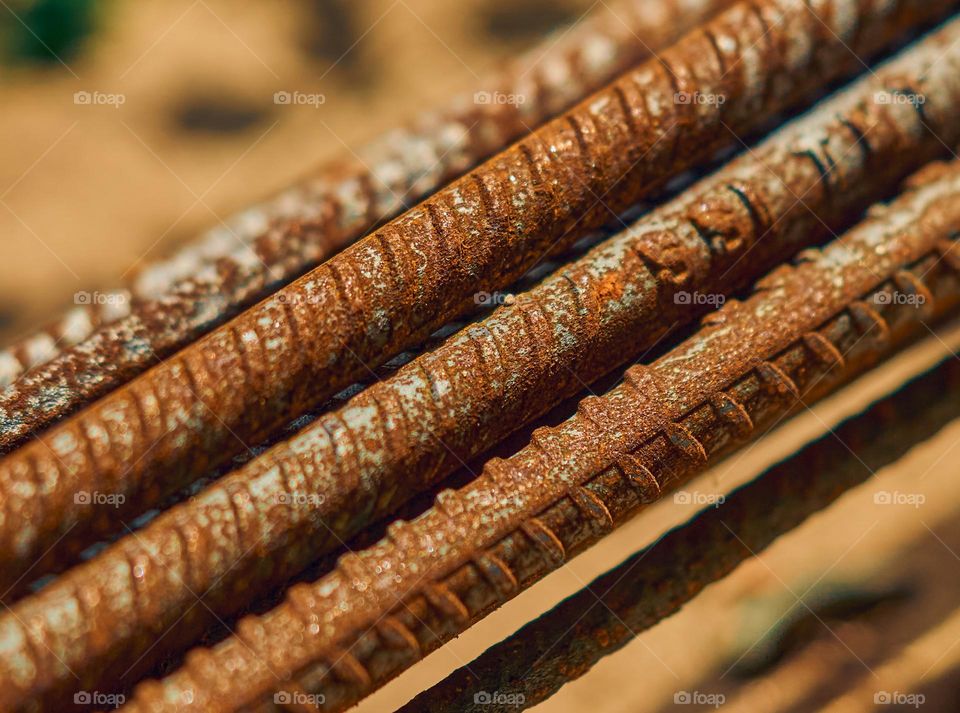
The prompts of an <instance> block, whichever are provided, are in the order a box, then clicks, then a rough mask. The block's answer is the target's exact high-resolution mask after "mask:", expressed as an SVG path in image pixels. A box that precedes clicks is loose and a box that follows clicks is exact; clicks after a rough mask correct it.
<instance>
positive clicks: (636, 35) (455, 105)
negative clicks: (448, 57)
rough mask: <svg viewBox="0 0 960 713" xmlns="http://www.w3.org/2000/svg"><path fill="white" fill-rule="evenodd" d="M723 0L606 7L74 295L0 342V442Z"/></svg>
mask: <svg viewBox="0 0 960 713" xmlns="http://www.w3.org/2000/svg"><path fill="white" fill-rule="evenodd" d="M731 4H733V0H623V1H622V2H619V3H614V4H611V7H610V9H609V10H608V11H607V12H602V13H601V12H598V13H594V14H593V15H592V16H589V17H588V18H586V19H585V20H584V21H582V22H581V23H579V24H578V25H577V26H575V27H573V28H571V29H570V30H569V32H567V33H565V34H563V35H562V36H561V37H559V38H557V37H549V38H547V39H546V40H545V41H544V42H543V44H541V45H539V46H537V47H535V48H533V49H532V50H531V51H529V52H527V53H525V54H524V56H522V57H520V58H518V59H517V60H515V61H513V62H511V63H510V64H509V65H508V67H507V68H506V69H505V71H503V73H502V74H500V75H499V76H498V77H496V78H494V79H492V80H491V81H488V82H485V83H484V84H483V85H482V86H481V87H479V88H478V89H480V91H478V92H477V93H476V94H471V95H469V96H460V97H457V98H455V99H454V100H453V101H451V103H450V105H449V106H448V107H445V108H443V109H441V110H439V111H433V112H430V113H428V114H424V115H423V116H421V117H420V118H419V119H417V120H416V121H415V122H414V123H412V124H411V125H409V126H408V127H405V128H401V129H397V130H394V131H391V132H388V133H386V134H384V135H383V136H382V137H380V138H379V139H377V140H375V141H373V142H372V143H371V144H369V145H367V146H361V147H359V148H358V149H357V152H356V156H349V157H346V158H345V159H341V160H338V161H336V162H334V163H333V164H328V165H324V166H322V167H321V168H320V169H319V170H318V171H317V172H316V173H315V174H314V175H313V176H312V177H311V178H310V179H309V180H308V181H306V182H304V183H302V184H299V185H297V186H295V187H293V188H291V189H288V190H287V191H285V192H283V193H282V194H280V195H279V196H277V197H276V198H274V199H272V200H271V201H269V202H266V203H264V204H262V205H256V206H253V207H251V208H249V209H247V210H245V211H243V212H242V213H240V214H238V215H236V216H234V217H233V218H231V219H229V220H228V221H227V222H226V223H224V224H223V225H220V226H217V227H216V228H214V229H213V230H211V231H209V232H207V233H205V234H204V235H202V236H201V237H200V238H199V239H198V240H197V241H195V242H193V243H190V244H189V245H187V246H186V247H184V248H183V249H181V250H180V251H178V252H177V253H176V254H175V255H174V256H173V257H171V258H168V259H166V260H161V261H157V262H154V263H152V264H150V265H148V266H147V267H146V268H145V269H143V270H142V271H141V272H140V274H139V276H138V277H137V279H136V280H135V281H134V282H133V284H132V285H131V286H130V290H129V291H122V292H120V291H118V292H117V293H115V295H107V296H104V297H105V299H103V300H102V302H103V303H104V304H89V305H79V306H77V307H76V308H74V309H73V310H71V311H70V312H69V313H68V314H66V315H65V316H64V317H63V318H62V319H61V320H59V321H58V322H57V323H55V324H53V325H51V326H50V327H49V328H47V329H45V330H43V331H41V332H39V333H37V334H33V335H30V336H29V337H28V338H26V339H24V340H22V341H21V342H20V343H18V344H16V345H14V346H13V347H11V348H10V349H8V350H6V351H4V352H0V388H2V387H5V386H8V385H10V384H13V383H14V381H15V380H17V383H16V386H15V387H14V388H13V389H12V390H10V391H8V392H7V393H6V394H4V395H3V397H2V398H0V408H8V409H18V410H20V409H23V410H25V415H24V416H23V417H22V419H23V420H22V423H21V424H20V425H19V426H18V427H17V429H15V430H14V431H10V432H2V433H0V452H5V451H9V450H11V449H12V448H13V446H14V445H15V444H16V443H18V442H22V441H23V440H24V438H26V437H27V435H28V434H29V433H30V432H35V433H39V432H40V431H41V430H43V429H44V428H46V427H48V426H49V425H50V424H52V423H54V422H56V421H59V420H61V419H62V418H64V417H65V416H68V415H70V414H71V413H74V412H75V411H77V410H78V409H80V408H81V407H83V406H84V405H86V404H88V403H90V402H91V401H93V400H94V399H96V398H99V397H100V396H103V395H104V394H106V393H108V392H109V391H112V390H113V389H115V388H117V387H118V386H120V385H122V384H123V383H125V382H127V381H129V380H130V379H131V378H133V377H134V376H136V375H137V374H139V373H141V372H143V371H144V370H146V369H147V368H149V367H151V366H153V365H154V364H155V363H157V361H159V360H160V359H164V358H166V357H167V356H169V355H171V354H173V353H174V352H175V351H177V350H179V349H182V348H183V347H185V346H187V345H188V344H189V343H191V342H193V341H194V340H196V339H198V338H199V337H200V336H202V335H203V334H206V333H207V332H209V331H210V330H212V329H213V328H215V327H216V326H218V325H219V324H222V323H223V322H225V321H226V320H227V319H229V318H230V317H233V316H234V315H236V314H237V313H238V312H239V311H240V310H241V309H243V308H245V307H248V306H250V305H251V304H253V303H254V302H256V301H258V300H260V299H263V298H264V297H266V296H267V295H268V294H269V293H270V292H271V291H272V290H275V289H277V288H278V287H280V286H281V285H283V284H285V283H287V282H289V281H290V280H292V279H294V278H296V277H299V276H300V275H302V274H303V273H304V272H306V271H307V270H308V269H310V268H313V267H315V266H316V265H318V264H320V263H321V262H322V261H323V260H325V259H326V258H328V257H330V256H331V255H332V254H334V253H335V252H336V251H338V250H340V249H342V248H343V247H344V246H345V245H348V244H349V243H352V242H353V241H355V240H356V239H358V238H360V237H361V236H363V235H364V234H365V233H367V232H369V231H370V230H371V229H373V228H374V227H375V226H376V225H377V224H378V223H380V222H382V221H383V220H385V219H388V218H392V217H394V216H395V215H397V214H398V213H399V212H400V211H401V209H403V208H405V207H407V206H410V205H413V204H414V203H416V202H417V201H419V200H421V199H422V198H424V197H426V196H427V195H429V194H430V193H433V192H434V191H435V190H437V189H438V188H439V187H440V186H442V185H443V184H445V183H446V182H448V181H450V180H451V179H453V178H454V177H456V176H459V175H461V174H462V173H464V172H465V171H466V170H468V169H470V168H473V167H474V166H476V165H477V164H478V163H479V162H480V161H482V160H483V159H485V158H487V157H489V156H491V155H492V154H493V153H495V152H496V151H499V150H501V149H503V148H504V147H506V146H507V145H509V144H510V142H512V141H514V140H516V139H517V138H519V137H520V136H522V135H524V134H526V133H528V132H529V131H530V130H531V128H532V127H536V126H538V125H540V124H541V123H543V122H544V121H545V120H547V119H548V118H550V117H552V116H555V115H556V114H558V113H560V112H561V111H563V110H565V109H567V108H569V107H570V106H571V105H572V104H573V103H574V102H576V101H579V100H581V99H583V98H584V97H585V96H587V95H588V94H590V93H591V92H593V91H596V90H597V89H599V88H600V87H602V86H603V85H604V84H606V83H607V82H609V81H611V80H612V79H614V78H615V77H616V76H617V75H618V74H620V73H621V72H624V71H626V70H627V69H629V68H630V67H632V66H634V65H635V64H637V63H638V62H640V61H641V60H643V59H645V58H646V57H647V56H649V54H650V52H651V51H652V50H659V49H662V48H663V47H666V46H668V45H669V44H670V43H672V42H674V41H676V40H677V39H679V38H680V37H681V36H682V35H683V34H684V33H685V32H686V31H687V30H689V29H691V28H693V27H695V26H696V25H697V24H698V23H699V22H702V21H703V20H706V19H707V18H708V17H710V16H712V15H714V14H716V13H717V12H718V11H719V10H721V9H723V8H724V7H727V6H729V5H731ZM505 100H506V101H505ZM90 301H91V302H93V301H94V299H91V300H90ZM70 347H75V348H70ZM61 351H63V352H64V353H63V354H60V352H61ZM58 355H59V356H58ZM48 361H49V363H47V362H48ZM26 370H30V373H29V374H27V375H25V376H23V378H19V377H20V376H21V375H22V374H23V372H24V371H26Z"/></svg>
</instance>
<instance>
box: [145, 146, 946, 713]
mask: <svg viewBox="0 0 960 713" xmlns="http://www.w3.org/2000/svg"><path fill="white" fill-rule="evenodd" d="M958 198H960V162H957V163H953V164H949V165H943V164H935V165H932V166H930V167H929V168H927V169H925V170H924V171H923V172H922V173H921V174H919V175H917V176H916V177H915V178H914V179H912V181H911V184H910V189H909V190H908V191H907V192H906V193H904V194H903V195H902V196H901V197H899V198H898V199H897V200H896V201H895V202H894V203H893V204H892V205H891V206H889V207H877V208H876V209H874V210H873V211H871V217H870V218H869V219H868V220H866V221H864V222H863V223H862V224H860V225H858V226H857V227H856V228H854V229H853V230H852V231H850V232H849V233H847V234H845V235H844V236H843V238H842V239H840V240H838V241H836V242H835V243H833V244H831V245H830V246H828V247H827V248H826V249H825V250H823V251H822V252H820V251H814V250H811V251H808V252H807V253H805V254H804V257H803V259H802V260H801V262H800V263H799V264H798V265H797V266H781V267H780V268H778V269H777V270H775V271H774V272H772V273H770V274H769V275H768V276H767V277H766V278H764V279H763V280H761V281H760V282H759V283H758V292H757V293H756V294H755V295H754V296H753V297H751V298H750V299H749V300H747V301H745V302H743V303H741V302H734V301H731V302H728V303H727V304H725V305H724V306H723V307H722V308H721V309H720V310H719V311H718V312H716V313H715V314H713V315H711V316H710V319H709V320H708V321H707V322H706V323H705V326H704V328H703V329H702V330H701V331H700V332H699V333H698V334H696V335H695V336H694V337H692V338H690V339H689V340H688V341H687V342H685V343H683V344H682V345H680V346H679V347H677V348H676V349H674V350H672V351H670V352H668V353H667V354H666V355H664V356H663V357H661V358H660V359H658V360H657V361H656V362H654V363H653V364H652V365H651V366H649V367H647V366H637V367H632V368H631V369H629V370H628V371H627V373H626V376H625V380H624V382H623V384H621V385H620V386H618V387H616V388H615V389H613V390H612V391H611V392H610V393H608V394H607V395H606V396H604V397H602V398H598V397H589V398H587V399H584V400H583V401H582V402H581V403H580V406H579V408H578V413H577V415H576V416H574V417H573V418H571V419H570V420H568V421H567V422H565V423H563V424H561V425H560V426H558V427H556V428H542V429H538V430H537V431H535V432H534V434H533V437H532V440H531V443H530V445H529V446H527V447H526V448H524V449H523V450H521V451H520V452H519V453H518V454H517V455H516V456H514V457H512V458H510V459H509V460H502V459H496V458H495V459H493V460H491V461H488V463H487V465H486V466H485V468H484V471H483V474H482V475H481V476H480V477H479V478H477V479H476V480H475V481H473V482H472V483H470V484H468V485H466V486H464V487H463V488H461V489H460V490H457V491H453V490H447V491H444V492H443V493H441V494H440V495H439V496H438V497H437V500H436V504H435V505H434V507H432V508H431V509H429V510H428V511H427V512H425V513H424V514H423V515H422V516H420V517H418V518H417V519H416V520H414V521H412V522H409V523H406V522H402V521H397V522H394V523H393V524H392V525H391V526H390V528H389V530H388V535H387V537H386V538H385V539H384V540H382V541H381V542H379V543H378V544H377V545H375V546H373V547H370V548H368V549H365V550H363V551H361V552H358V553H351V554H348V555H346V556H344V557H342V558H341V559H340V561H339V562H338V564H337V567H336V569H335V570H333V571H332V572H331V573H330V574H329V575H327V576H325V577H323V578H321V579H320V580H318V581H317V582H315V583H312V584H298V585H296V586H294V587H293V588H291V589H290V591H289V593H288V596H287V599H286V601H285V602H284V603H283V604H282V605H280V606H278V607H277V608H275V609H273V610H272V611H271V612H269V613H268V614H266V615H264V616H262V617H249V618H246V619H244V620H242V621H241V622H240V624H239V625H238V627H237V633H236V635H235V636H233V637H231V638H229V639H227V640H226V641H224V642H223V643H221V644H219V645H218V646H216V647H215V648H213V649H211V650H205V649H198V650H194V651H192V652H191V653H190V655H188V657H187V660H186V663H185V665H184V666H183V667H182V668H181V669H180V670H179V671H177V672H176V673H175V674H173V675H171V676H169V677H168V678H166V679H164V680H163V681H161V682H148V683H144V684H141V685H140V686H138V688H137V693H136V696H135V699H134V700H133V701H131V703H130V704H128V708H127V710H130V711H153V712H159V711H168V710H169V711H172V710H204V711H221V710H223V711H227V710H236V709H239V708H244V707H246V708H244V709H256V710H261V709H262V710H273V709H275V708H276V706H275V704H274V694H275V692H277V691H298V692H302V691H309V692H319V693H321V694H322V695H323V697H324V703H323V705H322V706H321V708H322V709H323V710H328V711H339V710H343V709H345V708H347V707H349V706H350V705H351V704H353V703H355V702H356V701H357V700H358V699H359V698H360V697H361V696H363V695H365V694H367V693H369V692H370V691H371V690H372V689H374V688H375V687H377V686H379V685H382V683H384V682H385V681H387V680H389V679H390V678H392V677H393V676H395V675H397V674H398V673H399V672H401V671H402V670H403V669H405V668H407V667H408V666H410V665H411V664H412V663H414V662H416V661H417V660H419V659H420V658H421V657H422V656H424V655H425V654H426V653H428V652H430V651H431V650H433V649H434V648H436V647H437V646H439V645H440V644H442V643H443V642H444V641H446V640H448V639H449V638H451V637H452V636H455V635H456V634H457V633H459V632H461V631H463V630H464V629H465V628H466V627H467V626H469V625H470V624H471V623H472V622H475V621H477V620H479V619H480V618H482V617H483V616H484V615H485V614H486V613H488V612H489V611H491V610H492V609H494V608H496V607H498V606H500V605H501V604H502V603H503V602H505V601H507V600H508V599H510V598H511V597H512V596H514V595H515V594H516V593H517V592H518V591H520V590H521V589H523V588H526V587H528V586H530V585H531V584H533V583H534V582H535V581H537V580H538V579H540V578H541V577H543V576H544V575H545V574H547V573H548V572H550V571H552V570H553V569H555V568H557V567H558V566H560V564H562V562H563V561H564V560H565V559H567V558H569V557H572V556H574V555H576V554H578V553H579V552H581V551H582V550H583V549H585V548H586V547H588V546H589V545H590V544H592V543H594V542H595V541H597V540H598V539H599V538H601V537H602V536H603V535H605V534H606V533H608V532H609V531H610V530H611V529H612V528H613V527H615V526H616V525H618V524H620V523H622V522H623V521H624V520H626V519H627V518H628V517H629V516H630V515H632V514H634V513H635V512H636V511H637V510H638V509H639V508H640V507H642V506H643V505H644V504H645V503H649V502H651V501H653V500H655V499H657V498H658V497H659V496H660V494H661V492H662V490H663V489H664V488H666V487H669V486H671V485H673V484H674V483H676V482H680V481H682V480H684V479H686V478H688V477H690V476H691V475H693V474H695V473H697V472H701V471H702V470H703V469H704V468H705V467H706V466H707V465H708V464H709V463H711V462H713V461H714V460H716V459H717V458H718V457H720V456H721V455H724V454H727V453H729V452H731V451H732V450H733V449H735V448H736V447H737V446H738V445H740V444H741V443H743V442H745V441H746V440H748V439H749V438H751V437H752V436H753V435H755V434H756V433H757V432H759V431H762V430H763V429H764V428H766V427H768V426H770V425H771V424H772V423H773V422H774V421H775V420H778V419H780V418H782V417H783V416H785V415H787V414H788V413H790V412H791V411H792V410H793V409H795V408H797V406H798V404H799V403H800V398H801V395H805V397H806V398H810V399H813V398H817V397H819V396H822V395H824V394H826V393H828V392H829V391H830V390H831V389H832V388H835V387H836V386H837V385H838V384H840V383H842V382H843V381H845V380H847V379H849V378H851V377H852V376H854V375H855V374H856V373H858V372H859V371H861V370H862V369H864V368H866V367H868V366H869V365H871V364H872V363H874V362H875V361H876V360H877V359H880V358H882V357H883V355H884V354H886V353H888V352H889V350H890V349H892V348H894V347H896V346H897V345H899V344H902V343H903V341H904V340H906V339H907V338H909V337H911V336H913V335H915V334H916V333H917V332H918V331H921V330H922V327H921V322H922V320H924V319H928V318H934V317H937V316H940V315H942V314H944V313H946V312H948V311H950V310H953V309H955V307H956V306H957V304H958V302H960V245H958V243H957V242H956V238H957V236H958V234H957V232H956V229H955V226H956V225H957V224H958V222H960V200H958ZM897 293H901V294H909V295H913V296H915V297H916V299H913V300H910V301H908V302H906V303H905V302H904V301H902V300H898V299H893V297H894V295H895V294H897ZM917 305H919V306H917ZM226 672H229V673H226Z"/></svg>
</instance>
